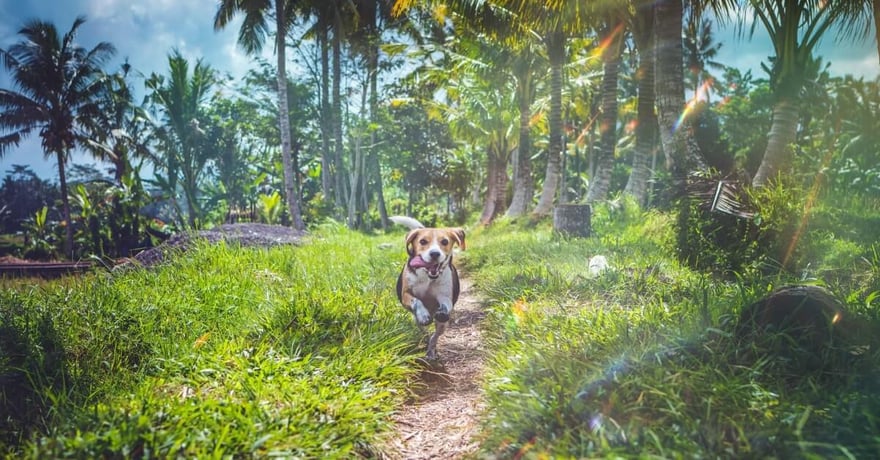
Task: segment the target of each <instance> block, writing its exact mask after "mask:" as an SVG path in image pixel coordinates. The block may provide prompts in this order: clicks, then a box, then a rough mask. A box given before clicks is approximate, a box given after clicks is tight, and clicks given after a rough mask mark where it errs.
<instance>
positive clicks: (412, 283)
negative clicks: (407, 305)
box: [404, 268, 452, 308]
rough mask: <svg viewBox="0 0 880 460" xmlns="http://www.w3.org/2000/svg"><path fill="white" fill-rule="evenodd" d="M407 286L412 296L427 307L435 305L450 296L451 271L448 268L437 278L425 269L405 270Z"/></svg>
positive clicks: (448, 298) (447, 299)
mask: <svg viewBox="0 0 880 460" xmlns="http://www.w3.org/2000/svg"><path fill="white" fill-rule="evenodd" d="M404 276H406V281H407V286H408V287H409V289H410V292H411V293H412V295H413V296H415V297H416V298H418V299H419V300H421V301H422V302H424V303H425V305H426V306H428V307H429V308H432V307H436V305H437V304H438V303H439V302H440V301H441V300H445V301H447V302H449V301H450V299H451V296H452V271H451V270H449V269H448V268H447V269H446V270H443V272H442V273H440V276H438V277H437V278H431V277H429V276H428V272H427V270H407V271H406V273H405V274H404Z"/></svg>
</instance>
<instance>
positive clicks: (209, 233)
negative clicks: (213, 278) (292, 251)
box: [134, 223, 305, 267]
mask: <svg viewBox="0 0 880 460" xmlns="http://www.w3.org/2000/svg"><path fill="white" fill-rule="evenodd" d="M303 236H305V232H303V231H299V230H296V229H294V228H291V227H285V226H282V225H268V224H258V223H241V224H223V225H220V226H217V227H214V228H212V229H210V230H200V231H198V232H193V233H186V232H184V233H177V234H175V235H173V236H171V238H168V240H167V241H165V242H163V243H162V244H160V245H159V246H156V247H155V248H151V249H147V250H146V251H143V252H141V253H139V254H138V255H136V256H135V257H134V259H135V260H137V261H138V262H139V263H140V264H141V265H143V266H145V267H149V266H152V265H156V264H159V263H162V262H163V261H165V260H166V259H167V258H168V256H169V255H170V254H172V253H173V252H175V251H182V250H186V249H187V248H188V247H189V246H190V244H191V243H192V241H193V240H196V239H204V240H207V241H209V242H211V243H217V242H219V241H226V242H227V243H229V244H237V245H240V246H255V247H272V246H277V245H283V244H299V243H300V241H301V240H302V238H303Z"/></svg>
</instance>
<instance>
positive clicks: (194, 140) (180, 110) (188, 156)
mask: <svg viewBox="0 0 880 460" xmlns="http://www.w3.org/2000/svg"><path fill="white" fill-rule="evenodd" d="M168 67H169V74H168V77H167V78H166V77H165V76H163V75H157V74H152V75H150V77H149V78H147V81H146V87H147V89H148V90H149V91H150V93H149V94H148V95H147V97H148V99H149V100H150V102H151V104H152V106H153V107H154V108H155V109H156V110H157V111H158V112H159V113H160V115H161V116H162V121H161V122H159V123H157V126H156V127H155V129H156V132H157V135H158V136H157V137H158V138H159V139H160V142H161V148H162V151H163V153H164V157H161V158H159V157H157V158H156V159H155V160H154V162H155V163H156V164H157V165H158V166H160V167H161V168H163V169H165V171H166V173H167V181H168V189H169V192H170V193H172V194H173V195H174V196H176V193H177V189H178V185H179V186H180V189H181V190H182V192H183V194H184V199H185V200H186V205H187V212H186V215H187V219H186V220H187V223H188V225H189V226H190V227H191V228H195V227H197V226H199V225H200V224H201V206H200V205H199V201H198V194H199V184H200V178H201V176H202V173H203V172H204V168H205V165H206V164H207V162H208V161H209V160H210V158H209V155H210V154H211V152H209V151H208V150H207V149H203V148H202V146H203V140H204V137H205V133H204V130H203V129H202V128H201V127H200V124H201V123H202V122H204V121H205V108H204V105H205V103H206V102H207V99H208V97H209V96H210V93H211V89H212V87H213V86H214V84H215V83H216V76H215V72H214V70H213V69H212V68H211V67H210V66H209V65H207V64H205V63H204V62H202V60H198V61H196V65H195V67H193V69H192V72H190V70H189V62H188V61H187V60H186V58H184V57H183V56H182V55H181V54H180V51H178V50H173V51H172V52H171V53H170V54H169V55H168Z"/></svg>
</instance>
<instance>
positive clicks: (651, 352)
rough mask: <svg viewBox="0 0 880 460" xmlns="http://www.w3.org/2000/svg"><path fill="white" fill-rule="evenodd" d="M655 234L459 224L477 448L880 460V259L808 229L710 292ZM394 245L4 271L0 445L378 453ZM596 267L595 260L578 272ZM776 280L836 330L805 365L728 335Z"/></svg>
mask: <svg viewBox="0 0 880 460" xmlns="http://www.w3.org/2000/svg"><path fill="white" fill-rule="evenodd" d="M673 220H674V219H673V217H671V216H670V215H668V214H664V213H660V212H654V211H652V212H641V211H639V210H637V209H634V208H629V207H626V206H624V207H623V208H607V207H599V208H597V209H596V212H595V215H594V222H593V224H594V225H593V229H594V233H595V235H594V236H593V237H591V238H588V239H582V240H572V239H565V238H561V237H559V236H557V235H554V234H553V232H552V231H551V229H550V226H549V223H547V222H540V223H538V224H534V223H531V222H514V223H511V222H505V221H502V222H499V223H497V224H495V225H493V226H492V227H489V228H481V229H472V231H470V232H469V234H468V250H467V251H466V252H465V253H463V254H462V257H461V258H460V259H459V260H461V264H462V271H463V273H466V274H467V276H469V277H470V278H471V279H472V280H473V282H474V283H475V287H476V290H477V291H478V292H479V294H480V295H481V297H482V299H483V300H484V302H485V308H486V310H487V311H488V317H487V320H486V321H485V323H484V328H485V333H484V336H486V337H488V343H487V344H486V347H487V349H488V350H489V354H490V358H489V363H490V364H489V368H488V369H487V371H486V375H485V379H484V382H483V385H484V388H485V392H486V402H487V405H488V409H487V411H486V413H485V416H484V421H483V427H482V432H481V435H480V451H479V452H478V453H477V454H475V455H476V456H477V457H484V456H493V457H495V458H595V457H612V458H613V457H648V458H650V457H658V458H684V457H695V458H707V457H722V458H743V457H746V458H754V457H778V458H810V457H812V458H829V457H832V458H833V457H839V458H853V457H856V458H868V457H877V456H880V435H877V433H880V400H878V398H876V397H875V396H876V395H877V394H878V391H880V372H878V369H880V352H878V350H880V349H878V343H877V340H878V339H876V337H880V335H878V334H876V332H878V329H877V327H876V325H877V324H878V317H880V312H878V308H877V305H878V302H880V299H878V297H880V246H878V245H877V244H876V243H874V242H871V241H868V240H861V241H854V240H846V239H842V238H840V237H838V236H837V235H831V234H827V233H822V232H814V234H817V235H820V236H822V237H823V238H825V241H824V242H822V241H820V242H810V241H807V240H806V239H805V241H804V244H809V245H812V246H811V247H821V248H822V249H823V251H824V253H823V254H824V258H823V260H824V262H822V264H821V265H817V266H815V267H812V268H811V269H810V271H805V272H804V273H801V274H799V275H798V276H793V275H788V274H778V273H772V272H768V271H767V270H766V269H761V267H755V268H754V269H749V270H745V271H743V272H742V273H740V274H738V276H736V277H732V278H719V277H717V276H713V275H707V274H702V273H697V272H694V271H692V270H689V269H687V268H685V267H682V266H681V265H679V263H678V262H677V261H676V258H675V257H674V256H673V254H674V250H673V247H674V231H673V227H674V222H673ZM401 241H402V232H392V233H391V234H389V235H378V236H364V235H361V234H357V233H354V232H350V231H348V230H346V229H344V228H342V227H340V226H336V225H333V224H327V225H324V226H321V227H319V228H315V229H312V231H311V236H310V237H309V238H307V240H306V241H305V242H304V244H302V245H301V246H298V247H287V248H277V249H271V250H259V249H242V248H233V247H227V246H224V245H220V246H207V245H202V246H199V247H197V248H195V249H194V250H191V251H189V252H187V253H183V254H181V255H180V256H178V257H176V258H175V259H174V261H173V262H172V263H170V264H167V265H164V266H160V267H158V268H155V269H150V270H122V271H114V272H107V271H101V272H97V273H95V274H93V275H89V276H86V277H81V278H68V279H65V280H60V281H53V282H48V283H37V282H24V283H23V282H21V281H17V282H15V281H0V283H2V284H0V286H2V290H0V412H2V413H3V414H4V416H3V417H2V419H0V454H2V455H4V456H7V457H9V458H35V459H36V458H64V457H74V458H94V457H108V458H129V457H162V458H166V457H185V458H194V457H199V458H205V457H210V458H217V457H249V456H258V457H263V456H282V457H301V458H352V457H371V456H375V455H378V454H379V453H380V452H379V451H378V449H379V447H378V446H380V445H381V441H382V440H383V439H386V438H387V437H388V436H391V435H392V430H393V427H392V426H391V425H390V417H389V414H391V413H392V412H393V411H394V410H395V409H396V408H399V407H400V405H401V404H403V403H404V401H405V399H406V398H407V396H408V395H409V394H410V393H409V390H410V389H411V388H412V387H413V386H414V385H418V384H419V383H418V378H417V373H418V372H419V369H420V367H419V365H418V364H417V362H416V359H417V358H418V357H419V356H421V355H422V354H423V353H424V343H423V340H422V339H423V337H422V336H421V335H420V334H419V333H418V332H417V330H416V329H415V328H414V327H413V326H412V319H411V317H410V316H409V314H407V313H406V312H405V311H404V310H403V309H401V308H400V307H399V306H398V305H397V300H396V298H395V297H394V293H393V281H394V279H395V277H396V276H397V270H399V266H400V263H401V262H402V261H403V259H404V257H405V255H404V253H403V251H402V248H401ZM385 243H390V244H385ZM385 248H387V249H385ZM835 248H839V249H837V251H838V252H836V253H835V252H834V251H835ZM840 248H842V249H840ZM841 253H845V254H846V257H844V256H840V254H841ZM598 254H601V255H604V256H606V257H607V258H608V260H609V262H610V265H611V268H610V269H609V270H608V271H606V272H604V273H602V274H599V275H593V274H591V273H590V272H589V270H588V266H587V260H588V259H589V258H590V257H592V256H593V255H598ZM835 254H836V255H835ZM804 257H806V256H804ZM835 261H836V262H835ZM841 261H842V262H841ZM834 263H839V264H841V265H839V266H835V265H834ZM765 268H766V267H765ZM793 282H798V283H805V282H806V283H812V284H819V285H825V286H827V287H828V288H829V289H830V290H831V291H832V292H834V293H835V294H837V295H838V296H839V297H841V298H842V299H843V301H844V302H845V304H846V306H847V307H848V310H849V311H851V312H852V315H853V316H852V319H853V322H850V323H847V324H859V325H861V327H860V328H859V330H858V331H856V330H853V331H846V330H844V331H842V332H843V333H844V335H845V336H847V337H849V338H851V339H852V340H849V341H847V343H845V344H840V345H835V346H833V347H829V348H823V349H822V350H820V351H819V352H815V353H814V352H812V351H810V350H801V349H799V347H800V342H798V341H797V340H792V341H790V342H785V341H784V340H785V338H784V337H783V341H782V342H780V341H778V340H777V341H768V342H761V341H757V340H744V339H743V338H742V337H741V336H739V335H737V334H735V333H734V332H733V330H734V329H733V328H734V326H735V324H736V319H737V316H738V314H739V313H740V311H741V310H742V308H743V307H744V306H745V305H748V304H749V303H751V302H753V301H755V300H757V299H758V298H760V297H762V296H764V295H766V294H768V293H769V292H771V291H772V290H773V289H775V288H777V287H779V286H782V285H785V284H789V283H793ZM450 333H454V331H452V332H450Z"/></svg>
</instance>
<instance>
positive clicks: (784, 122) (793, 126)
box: [752, 99, 798, 187]
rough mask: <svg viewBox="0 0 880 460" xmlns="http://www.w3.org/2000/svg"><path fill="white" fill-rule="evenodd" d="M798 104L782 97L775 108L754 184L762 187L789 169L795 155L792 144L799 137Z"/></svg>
mask: <svg viewBox="0 0 880 460" xmlns="http://www.w3.org/2000/svg"><path fill="white" fill-rule="evenodd" d="M797 123H798V109H797V104H795V103H793V102H792V101H790V100H787V99H782V100H780V101H779V102H778V103H777V104H776V106H775V107H774V108H773V124H772V125H771V126H770V134H769V135H768V136H767V149H766V150H765V151H764V159H763V160H761V166H760V167H758V172H756V173H755V177H754V179H752V185H753V186H755V187H762V186H764V185H767V183H768V182H770V181H772V180H774V179H776V176H777V175H778V174H779V173H780V172H781V171H787V170H788V168H789V167H790V166H791V162H792V159H793V157H794V151H793V150H792V145H793V144H794V142H795V139H796V137H797Z"/></svg>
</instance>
